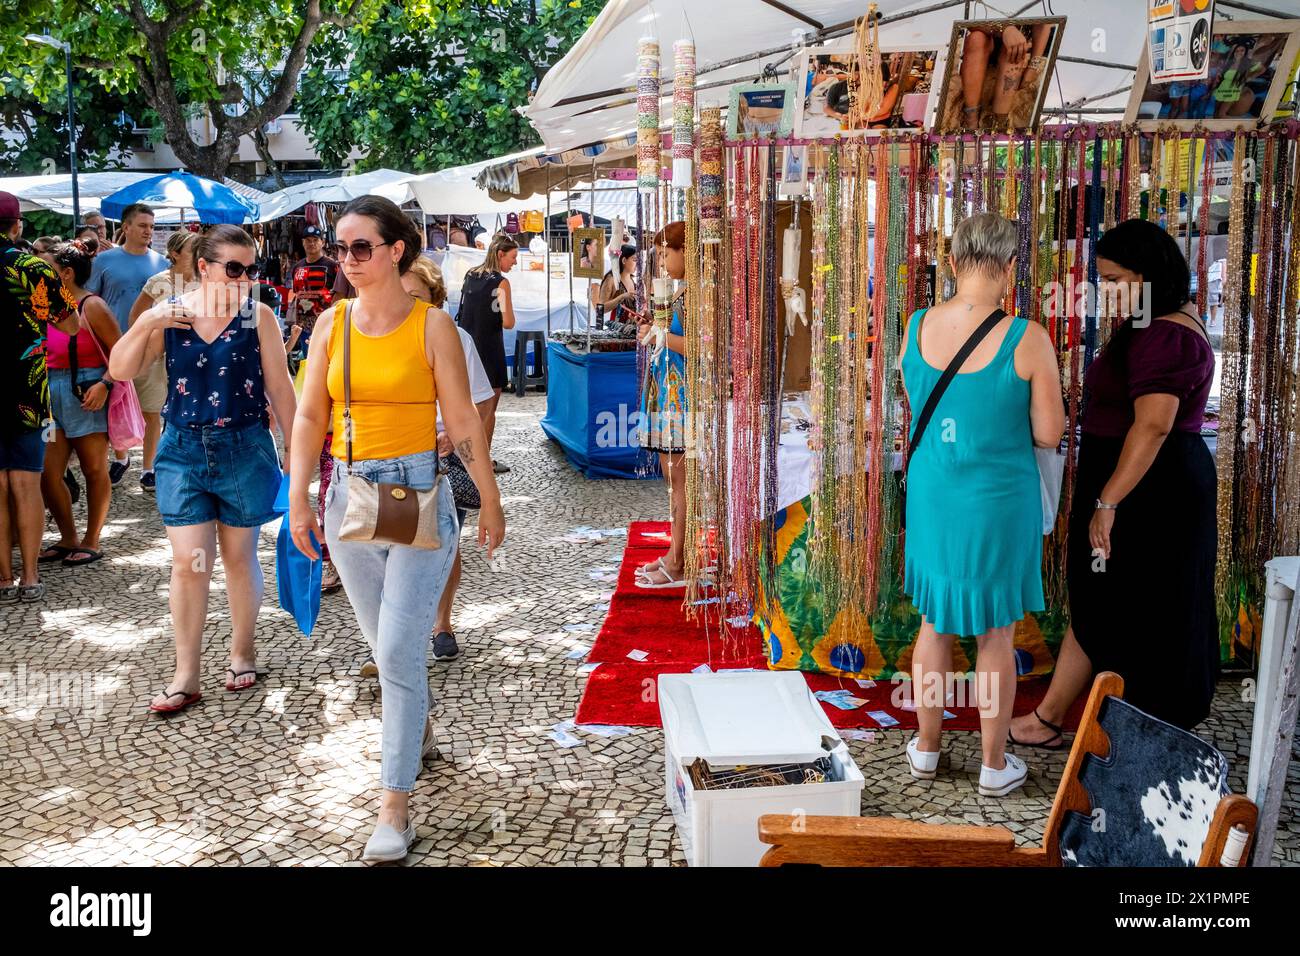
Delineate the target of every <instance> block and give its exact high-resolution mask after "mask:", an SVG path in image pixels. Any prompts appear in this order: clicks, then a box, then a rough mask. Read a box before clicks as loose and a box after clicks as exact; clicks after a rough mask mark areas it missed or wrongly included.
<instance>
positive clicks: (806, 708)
mask: <svg viewBox="0 0 1300 956" xmlns="http://www.w3.org/2000/svg"><path fill="white" fill-rule="evenodd" d="M659 713H660V716H661V717H662V718H663V725H664V751H665V757H666V760H667V766H666V770H665V773H664V797H665V799H666V801H667V803H668V808H669V809H670V810H672V812H673V819H674V820H675V821H676V824H677V834H678V837H679V838H680V839H681V841H682V851H683V852H684V853H685V854H686V860H687V862H688V863H689V864H690V865H691V866H756V865H757V864H758V861H759V858H760V857H762V855H763V853H764V852H766V850H767V845H766V844H764V843H760V842H759V839H758V818H759V817H761V816H763V815H764V814H766V813H786V814H792V815H795V814H799V815H806V816H852V817H856V816H860V815H861V813H862V784H863V780H862V773H861V771H859V770H858V768H857V765H856V764H854V762H853V758H852V757H851V756H850V755H849V751H848V748H847V747H846V746H845V745H844V741H843V740H841V739H840V736H839V734H838V733H836V732H835V728H834V727H832V726H831V723H830V721H829V720H827V719H826V714H825V713H824V712H823V711H822V708H821V705H820V704H819V703H818V702H817V699H816V698H815V697H813V695H812V692H811V691H810V690H809V689H808V684H807V682H805V681H804V678H803V674H801V673H799V672H798V671H779V672H765V671H755V672H749V671H740V672H735V673H732V672H728V671H722V672H721V673H716V674H662V675H660V677H659ZM699 757H703V758H704V759H705V760H706V761H708V763H709V765H710V766H711V767H713V768H715V769H717V768H719V767H734V766H756V765H764V764H769V765H770V764H784V763H811V762H813V761H814V760H818V759H819V758H821V757H829V758H830V760H831V763H832V766H833V768H834V769H833V776H834V779H833V780H830V781H827V782H826V783H813V784H799V785H792V786H785V787H749V788H739V789H735V790H696V789H695V787H694V786H693V785H692V784H691V777H690V772H689V767H690V765H691V764H692V763H694V762H695V760H696V759H697V758H699Z"/></svg>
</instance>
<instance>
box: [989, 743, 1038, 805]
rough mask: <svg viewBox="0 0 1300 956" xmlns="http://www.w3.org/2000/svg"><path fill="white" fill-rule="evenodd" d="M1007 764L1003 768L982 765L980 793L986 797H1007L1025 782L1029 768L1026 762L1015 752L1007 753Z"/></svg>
mask: <svg viewBox="0 0 1300 956" xmlns="http://www.w3.org/2000/svg"><path fill="white" fill-rule="evenodd" d="M1006 761H1007V765H1006V766H1005V767H1003V768H1002V769H1001V770H994V769H993V768H991V767H980V795H981V796H985V797H1005V796H1006V795H1007V794H1008V793H1010V792H1011V791H1012V790H1015V789H1016V788H1017V787H1019V786H1020V785H1021V784H1023V783H1024V782H1025V778H1026V777H1027V776H1029V770H1028V768H1026V767H1025V762H1024V761H1023V760H1021V759H1020V758H1019V757H1017V756H1014V755H1013V754H1007V755H1006Z"/></svg>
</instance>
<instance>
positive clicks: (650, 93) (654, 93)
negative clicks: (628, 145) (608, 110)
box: [636, 37, 659, 195]
mask: <svg viewBox="0 0 1300 956" xmlns="http://www.w3.org/2000/svg"><path fill="white" fill-rule="evenodd" d="M636 169H637V176H636V184H637V188H638V189H639V190H640V191H641V192H642V193H643V194H644V193H650V194H652V195H653V194H655V193H657V192H658V190H659V42H658V41H657V40H652V39H650V38H648V37H647V38H645V39H642V40H641V42H640V43H639V44H637V52H636Z"/></svg>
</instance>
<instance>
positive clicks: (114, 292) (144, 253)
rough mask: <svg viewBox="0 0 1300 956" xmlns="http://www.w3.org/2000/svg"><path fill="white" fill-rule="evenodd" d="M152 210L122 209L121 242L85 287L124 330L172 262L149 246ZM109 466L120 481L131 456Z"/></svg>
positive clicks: (102, 257) (99, 259) (98, 259)
mask: <svg viewBox="0 0 1300 956" xmlns="http://www.w3.org/2000/svg"><path fill="white" fill-rule="evenodd" d="M153 218H154V217H153V210H152V209H150V208H149V207H148V206H146V205H145V204H144V203H132V204H131V205H129V206H127V207H126V209H124V210H123V211H122V244H121V245H120V246H113V247H112V248H110V249H107V250H106V251H104V252H101V253H100V254H99V255H97V256H95V262H94V265H93V266H92V268H91V271H90V281H88V282H87V283H86V289H87V290H88V291H90V292H95V293H97V294H99V295H101V296H103V297H104V301H105V302H107V303H108V307H109V308H110V309H112V310H113V315H115V316H116V317H117V324H118V325H119V326H121V328H122V331H123V332H125V331H126V330H127V326H128V325H130V321H129V320H130V318H131V306H133V305H135V300H136V299H138V298H139V297H140V290H141V289H143V288H144V284H145V283H146V282H147V281H149V279H150V278H151V277H153V276H155V275H157V274H158V273H159V272H162V271H163V270H164V269H166V268H167V267H168V265H169V263H168V262H167V259H166V257H164V256H161V255H159V254H158V253H156V252H154V251H153V250H152V249H150V248H149V243H150V242H152V241H153ZM114 457H115V459H116V460H115V461H113V462H112V464H110V465H109V466H108V477H109V480H110V481H111V482H112V483H113V484H115V485H116V484H118V483H119V482H120V481H121V480H122V477H123V476H124V475H125V474H126V469H127V467H128V465H129V464H130V456H129V455H128V454H127V453H126V452H124V451H119V452H116V453H115V456H114Z"/></svg>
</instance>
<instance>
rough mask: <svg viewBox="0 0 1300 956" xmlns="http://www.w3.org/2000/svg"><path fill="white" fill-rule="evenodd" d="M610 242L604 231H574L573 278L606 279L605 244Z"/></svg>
mask: <svg viewBox="0 0 1300 956" xmlns="http://www.w3.org/2000/svg"><path fill="white" fill-rule="evenodd" d="M608 241H609V240H608V239H607V238H606V236H605V230H604V229H575V230H573V277H574V278H575V279H603V278H604V277H605V243H606V242H608Z"/></svg>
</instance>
